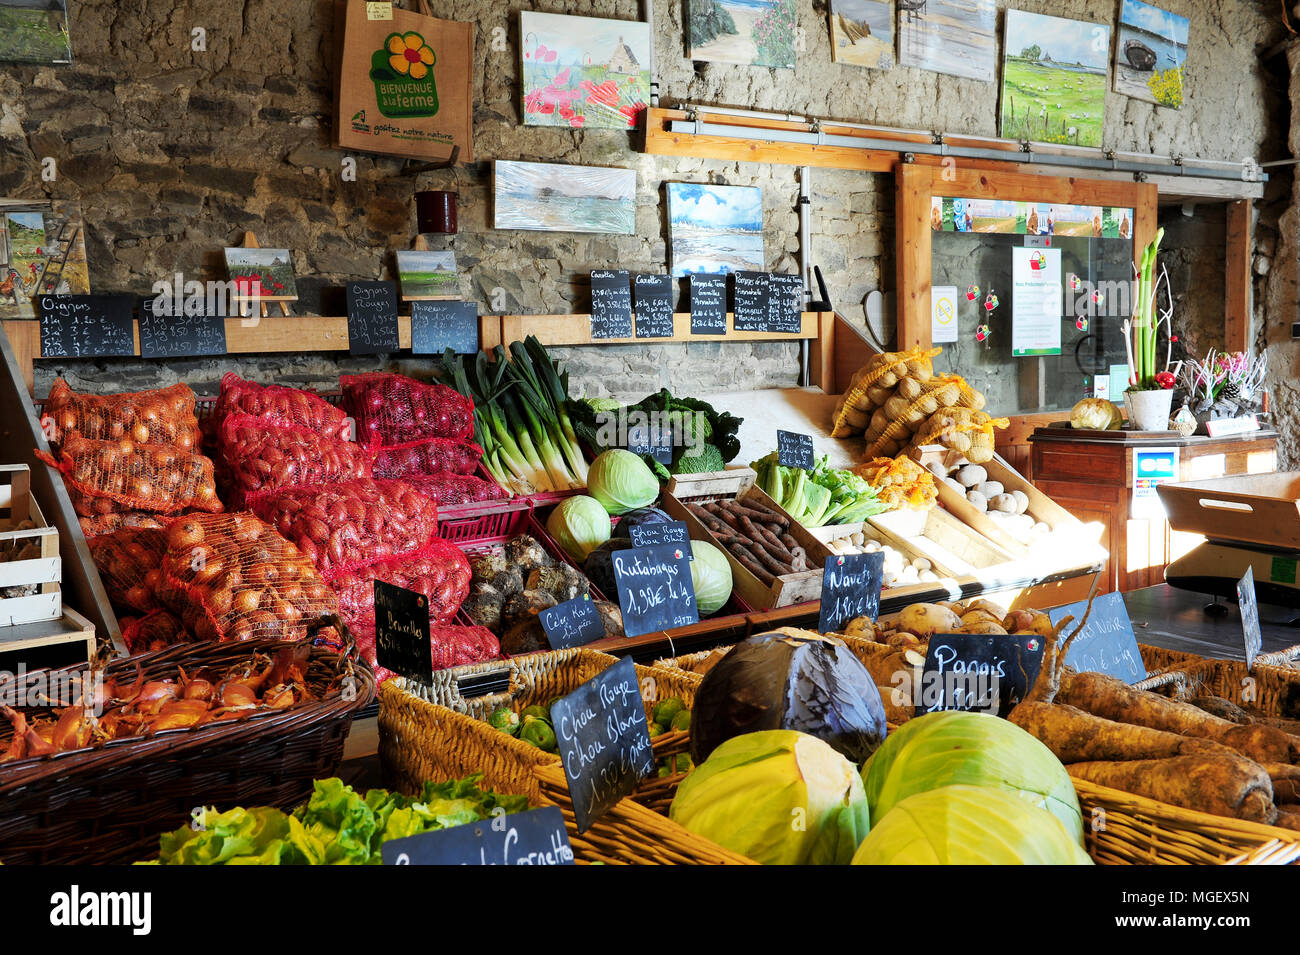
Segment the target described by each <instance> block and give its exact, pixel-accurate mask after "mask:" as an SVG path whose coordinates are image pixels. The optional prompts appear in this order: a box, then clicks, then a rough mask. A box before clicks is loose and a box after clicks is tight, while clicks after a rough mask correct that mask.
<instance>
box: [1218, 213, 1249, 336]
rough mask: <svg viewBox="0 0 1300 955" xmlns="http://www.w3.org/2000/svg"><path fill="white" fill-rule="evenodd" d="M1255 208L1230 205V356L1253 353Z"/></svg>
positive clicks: (1225, 293) (1225, 292)
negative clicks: (1231, 354)
mask: <svg viewBox="0 0 1300 955" xmlns="http://www.w3.org/2000/svg"><path fill="white" fill-rule="evenodd" d="M1251 205H1252V204H1251V201H1250V200H1249V199H1241V200H1238V201H1237V202H1230V203H1228V236H1227V273H1226V275H1225V279H1224V286H1223V298H1224V304H1225V306H1226V310H1227V315H1226V319H1225V323H1224V329H1223V340H1224V348H1225V349H1226V350H1227V351H1230V352H1232V351H1248V350H1249V349H1250V339H1251V335H1250V319H1251V311H1252V309H1251V280H1250V254H1251V248H1252V245H1253V243H1252V241H1251V239H1252V236H1251V213H1252V209H1251Z"/></svg>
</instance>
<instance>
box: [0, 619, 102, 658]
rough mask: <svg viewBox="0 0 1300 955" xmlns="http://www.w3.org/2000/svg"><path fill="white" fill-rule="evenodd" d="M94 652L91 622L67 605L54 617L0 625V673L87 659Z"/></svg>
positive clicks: (91, 656) (93, 630) (93, 632)
mask: <svg viewBox="0 0 1300 955" xmlns="http://www.w3.org/2000/svg"><path fill="white" fill-rule="evenodd" d="M94 656H95V625H94V624H93V623H91V622H90V621H89V620H87V619H86V618H85V617H83V616H82V615H81V614H79V613H77V612H76V611H75V610H73V609H72V608H71V607H64V608H63V610H62V614H61V616H60V617H59V618H58V619H57V620H42V621H39V622H37V623H21V624H18V625H16V626H12V627H0V674H5V673H17V672H18V669H19V667H20V666H21V667H22V668H24V669H25V670H27V672H29V673H30V672H31V671H32V670H37V669H40V668H42V667H54V668H58V667H65V666H71V665H73V664H77V663H87V662H90V661H91V660H92V659H93V658H94Z"/></svg>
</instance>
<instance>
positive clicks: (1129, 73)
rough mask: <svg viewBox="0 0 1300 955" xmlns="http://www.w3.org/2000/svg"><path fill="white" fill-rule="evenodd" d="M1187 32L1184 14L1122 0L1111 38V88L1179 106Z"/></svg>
mask: <svg viewBox="0 0 1300 955" xmlns="http://www.w3.org/2000/svg"><path fill="white" fill-rule="evenodd" d="M1187 35H1188V22H1187V18H1186V17H1180V16H1178V14H1176V13H1169V12H1168V11H1166V10H1161V9H1159V8H1158V7H1153V6H1151V4H1149V3H1143V2H1142V0H1124V2H1123V5H1122V7H1121V8H1120V14H1119V37H1118V39H1117V40H1116V42H1115V92H1116V93H1123V94H1124V95H1125V96H1132V97H1133V98H1134V99H1142V100H1146V101H1147V102H1148V103H1155V104H1156V105H1158V106H1168V107H1170V108H1171V109H1180V108H1181V107H1182V105H1183V63H1184V62H1185V61H1186V60H1187Z"/></svg>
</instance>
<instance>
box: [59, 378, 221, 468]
mask: <svg viewBox="0 0 1300 955" xmlns="http://www.w3.org/2000/svg"><path fill="white" fill-rule="evenodd" d="M41 427H42V429H43V430H44V432H45V438H46V440H48V441H49V442H50V444H51V445H52V446H54V447H56V448H57V447H58V446H59V445H61V444H62V443H63V442H64V441H65V440H66V439H67V438H68V437H69V436H70V435H73V434H79V435H81V436H82V437H83V438H89V439H91V440H92V441H117V440H120V439H127V440H130V441H134V442H135V443H136V444H168V445H172V446H173V447H176V448H179V449H180V450H182V451H193V450H195V449H196V448H197V447H198V441H199V421H198V419H197V418H196V417H195V416H194V392H193V391H192V390H190V388H189V386H188V385H172V386H171V387H170V388H160V389H158V390H156V391H135V392H128V393H124V394H118V395H87V394H82V393H80V392H76V391H73V390H72V388H71V387H69V386H68V383H67V382H66V381H64V380H63V379H62V378H57V379H55V381H54V385H53V386H52V387H51V388H50V396H49V398H48V399H46V401H45V410H44V411H43V412H42V414H41Z"/></svg>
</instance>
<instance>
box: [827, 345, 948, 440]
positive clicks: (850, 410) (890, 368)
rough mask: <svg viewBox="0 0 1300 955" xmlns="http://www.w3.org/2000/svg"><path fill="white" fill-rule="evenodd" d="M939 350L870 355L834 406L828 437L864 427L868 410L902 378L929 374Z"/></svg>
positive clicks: (922, 377)
mask: <svg viewBox="0 0 1300 955" xmlns="http://www.w3.org/2000/svg"><path fill="white" fill-rule="evenodd" d="M942 350H943V349H941V348H931V349H921V348H909V349H907V350H906V351H901V352H882V353H880V354H877V355H872V356H871V358H870V359H868V361H867V363H866V364H865V365H864V366H863V367H862V368H860V369H858V371H857V372H856V373H855V374H854V376H853V378H852V380H851V381H850V383H849V388H848V390H847V391H845V393H844V394H843V395H841V396H840V400H839V402H838V403H837V404H836V405H835V413H834V416H833V418H832V420H833V426H832V429H831V435H832V437H836V438H844V437H848V436H850V435H853V434H859V433H861V432H862V431H863V430H865V429H866V427H867V423H868V421H870V419H871V413H872V411H873V410H874V409H875V408H878V407H880V406H881V405H883V404H884V403H885V402H886V401H887V400H888V399H889V398H890V397H891V396H892V395H893V394H894V389H895V387H896V386H897V385H898V384H899V383H900V382H901V381H902V380H903V379H906V378H911V379H913V380H914V381H916V382H924V381H927V380H928V379H929V378H930V376H931V375H932V374H933V360H934V356H935V355H937V354H939V353H940V352H941V351H942Z"/></svg>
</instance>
